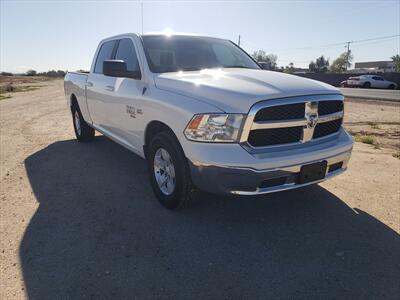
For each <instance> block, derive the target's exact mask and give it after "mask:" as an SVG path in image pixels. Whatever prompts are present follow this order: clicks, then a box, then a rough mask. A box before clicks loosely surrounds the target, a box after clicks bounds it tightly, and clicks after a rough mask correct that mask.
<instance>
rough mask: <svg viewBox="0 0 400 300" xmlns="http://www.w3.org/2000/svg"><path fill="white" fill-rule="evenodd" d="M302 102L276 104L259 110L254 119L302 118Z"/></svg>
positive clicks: (303, 106) (303, 107) (303, 105)
mask: <svg viewBox="0 0 400 300" xmlns="http://www.w3.org/2000/svg"><path fill="white" fill-rule="evenodd" d="M304 109H305V104H304V103H295V104H287V105H278V106H271V107H266V108H263V109H261V110H259V111H258V112H257V114H256V116H255V117H254V121H256V122H259V121H278V120H290V119H301V118H304Z"/></svg>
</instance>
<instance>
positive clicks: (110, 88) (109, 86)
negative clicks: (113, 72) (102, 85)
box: [106, 85, 115, 92]
mask: <svg viewBox="0 0 400 300" xmlns="http://www.w3.org/2000/svg"><path fill="white" fill-rule="evenodd" d="M106 90H107V91H110V92H114V91H115V88H114V87H113V86H112V85H106Z"/></svg>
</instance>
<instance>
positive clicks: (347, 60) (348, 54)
mask: <svg viewBox="0 0 400 300" xmlns="http://www.w3.org/2000/svg"><path fill="white" fill-rule="evenodd" d="M350 43H352V42H350V41H349V42H347V46H346V47H347V55H346V71H347V66H348V65H349V57H350Z"/></svg>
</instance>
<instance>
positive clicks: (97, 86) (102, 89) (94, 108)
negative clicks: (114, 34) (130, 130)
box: [86, 40, 117, 131]
mask: <svg viewBox="0 0 400 300" xmlns="http://www.w3.org/2000/svg"><path fill="white" fill-rule="evenodd" d="M116 45H117V40H112V41H107V42H104V43H103V44H102V45H101V46H100V49H99V51H98V53H97V58H96V62H95V66H94V69H93V70H92V71H93V72H91V73H90V74H89V77H88V80H87V83H86V85H87V103H88V107H89V112H90V116H91V118H92V121H93V124H95V125H96V126H98V127H100V128H101V129H103V130H107V131H108V130H109V128H107V118H109V116H108V113H107V105H106V104H107V101H108V99H109V98H110V97H112V96H113V94H114V92H113V87H114V84H115V81H116V78H113V77H109V76H105V75H104V74H103V62H104V60H107V59H112V57H113V55H114V52H115V49H116Z"/></svg>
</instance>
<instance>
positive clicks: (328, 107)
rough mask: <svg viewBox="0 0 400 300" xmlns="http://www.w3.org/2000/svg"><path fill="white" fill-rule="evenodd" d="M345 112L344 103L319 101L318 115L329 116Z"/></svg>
mask: <svg viewBox="0 0 400 300" xmlns="http://www.w3.org/2000/svg"><path fill="white" fill-rule="evenodd" d="M342 110H343V101H340V100H338V101H319V102H318V114H319V115H320V116H322V115H329V114H333V113H336V112H339V111H342Z"/></svg>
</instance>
